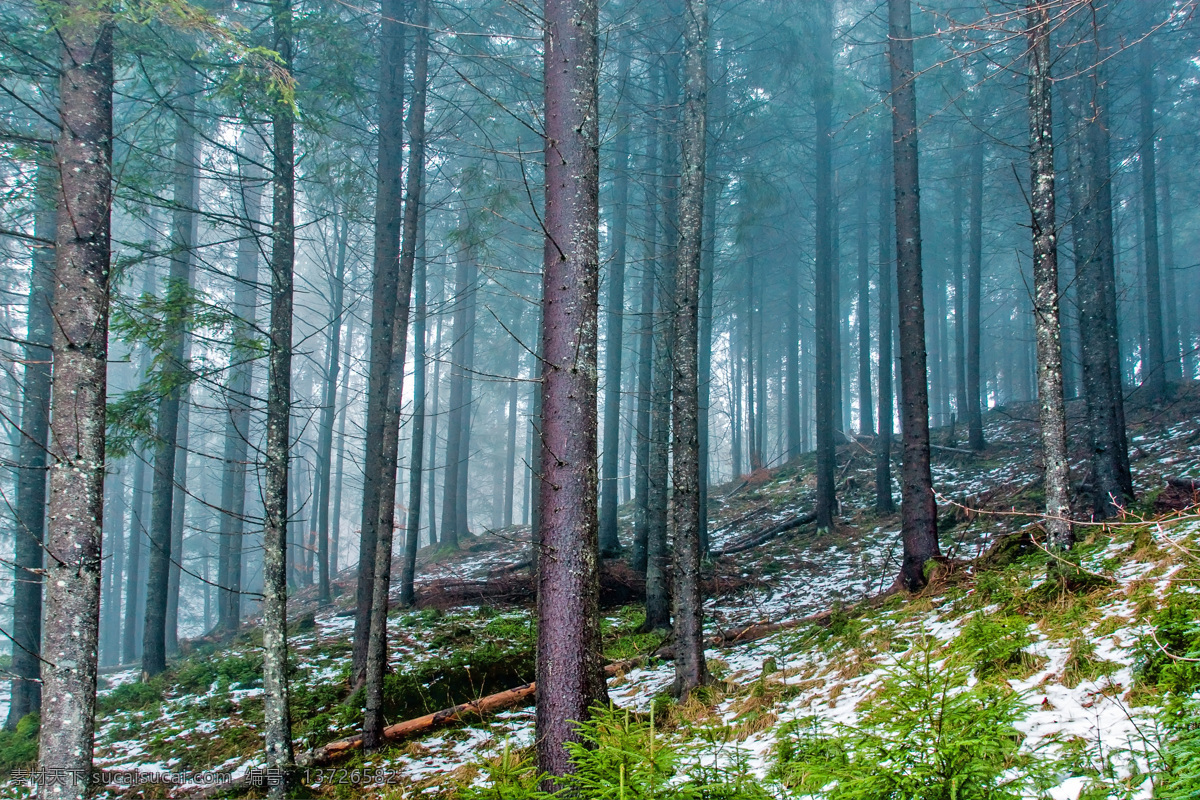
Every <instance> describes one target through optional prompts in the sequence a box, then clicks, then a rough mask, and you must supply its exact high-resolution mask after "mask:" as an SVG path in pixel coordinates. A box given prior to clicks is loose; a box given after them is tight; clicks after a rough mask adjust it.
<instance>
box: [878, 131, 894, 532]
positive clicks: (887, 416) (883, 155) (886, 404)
mask: <svg viewBox="0 0 1200 800" xmlns="http://www.w3.org/2000/svg"><path fill="white" fill-rule="evenodd" d="M890 138H891V137H890V136H881V137H880V138H879V244H878V247H879V403H878V405H879V435H878V436H877V437H876V438H875V510H876V511H877V512H879V513H880V514H891V513H892V512H893V511H895V510H896V506H895V502H894V501H893V500H892V429H893V427H892V426H893V416H894V404H893V398H894V397H895V388H894V387H893V385H892V374H893V371H894V370H893V368H892V366H893V365H892V362H893V356H892V341H893V339H894V337H895V322H894V321H893V320H892V275H893V274H894V272H893V270H894V266H893V262H894V259H893V257H892V247H893V245H894V243H895V241H896V240H895V239H894V238H893V237H892V234H893V228H894V220H895V218H896V206H895V202H894V200H895V190H894V187H895V185H896V184H895V177H894V173H893V172H892V170H890V169H889V167H890V166H891V157H892V154H891V148H890V147H889V146H888V145H889V144H890V142H889V139H890Z"/></svg>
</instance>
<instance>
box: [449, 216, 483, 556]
mask: <svg viewBox="0 0 1200 800" xmlns="http://www.w3.org/2000/svg"><path fill="white" fill-rule="evenodd" d="M460 219H461V224H460V228H461V230H462V231H464V233H465V235H466V236H468V237H470V236H472V235H473V234H472V233H471V232H470V228H469V225H470V222H469V214H468V212H467V211H466V210H465V209H464V210H463V211H462V212H461V214H460ZM472 248H473V244H472V243H471V242H466V243H463V244H461V245H460V249H459V252H458V254H457V258H456V259H455V267H454V305H455V308H454V321H453V327H452V335H453V338H452V339H451V341H452V342H453V344H452V345H451V348H450V354H451V355H450V401H449V402H450V408H449V419H448V420H447V428H446V472H445V478H444V479H443V485H442V544H443V545H444V546H446V547H449V548H451V549H455V550H456V549H458V539H459V534H460V533H461V532H462V530H463V528H464V527H465V525H466V520H461V519H459V512H460V510H462V504H461V503H460V494H462V493H464V491H465V489H466V487H465V486H463V485H462V479H463V474H464V473H463V470H462V462H463V461H464V460H465V459H466V458H467V444H465V442H464V440H465V439H466V428H467V424H468V422H467V420H468V413H467V412H468V408H467V407H468V404H469V402H470V401H469V400H468V399H467V391H468V389H467V380H468V379H467V375H466V371H467V367H468V365H467V358H468V355H467V347H468V343H469V340H470V334H469V332H468V329H469V325H470V322H471V320H470V316H471V313H470V305H471V302H472V294H473V292H472V287H473V282H472V279H471V275H472V272H473V261H474V258H475V256H474V253H473V252H472Z"/></svg>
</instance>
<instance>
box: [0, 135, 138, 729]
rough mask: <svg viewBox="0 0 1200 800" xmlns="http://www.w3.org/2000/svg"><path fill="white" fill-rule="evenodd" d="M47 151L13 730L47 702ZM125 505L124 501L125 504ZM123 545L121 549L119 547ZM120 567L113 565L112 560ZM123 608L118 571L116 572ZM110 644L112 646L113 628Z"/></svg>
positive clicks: (17, 570)
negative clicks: (44, 612) (44, 627)
mask: <svg viewBox="0 0 1200 800" xmlns="http://www.w3.org/2000/svg"><path fill="white" fill-rule="evenodd" d="M54 164H55V162H54V160H53V158H52V157H51V154H50V153H40V154H39V157H38V162H37V207H36V210H35V216H34V223H33V225H34V228H33V232H34V235H35V236H36V237H37V238H38V239H39V240H41V241H37V242H34V243H33V244H34V246H33V263H32V265H31V271H30V276H29V310H28V318H27V326H26V334H25V340H26V342H28V344H26V345H25V370H24V374H23V375H22V380H21V390H22V391H21V438H20V444H19V445H18V450H17V457H18V461H19V464H20V469H19V470H18V471H17V508H16V511H17V520H16V522H17V525H16V537H15V538H16V541H15V543H14V548H13V562H14V566H13V609H14V613H13V630H12V640H13V647H12V685H11V690H10V694H9V705H8V719H7V720H6V721H5V727H7V728H8V729H9V730H14V729H16V727H17V723H18V722H19V721H20V720H21V718H22V717H24V716H25V715H26V714H29V713H36V712H38V711H39V709H40V708H41V705H42V685H41V682H40V681H39V676H40V675H41V661H40V653H41V648H42V572H41V570H42V564H43V560H42V547H43V543H44V540H45V531H46V463H47V462H46V448H47V445H48V437H49V432H50V376H51V363H52V358H53V353H52V351H51V344H52V342H53V339H54V331H53V329H54V317H53V315H52V313H51V303H52V302H53V300H54V257H55V254H54V249H53V247H51V246H50V245H48V244H45V242H46V241H54V239H55V236H56V234H55V231H56V229H57V217H58V212H57V203H56V195H57V194H58V191H59V186H58V173H57V171H56V170H55V168H54ZM123 507H124V505H123V504H122V508H123ZM120 538H121V527H119V526H118V527H117V528H114V529H112V530H111V532H110V534H109V539H110V541H113V542H117V541H120ZM121 550H122V549H121V548H118V550H117V551H118V552H121ZM114 569H115V565H114ZM113 575H114V576H115V579H114V581H113V582H114V583H116V584H117V586H118V589H117V590H116V591H112V590H111V589H110V596H111V597H115V598H117V602H116V606H117V609H116V610H115V611H113V612H112V614H110V616H111V617H112V618H113V619H117V618H118V612H119V610H120V599H119V598H120V590H119V584H120V577H121V572H114V573H113ZM112 633H113V635H112V636H111V637H109V638H108V640H107V642H108V643H109V644H110V645H111V646H112V647H113V649H114V650H115V649H116V647H117V645H118V644H119V642H118V641H117V638H116V631H113V632H112Z"/></svg>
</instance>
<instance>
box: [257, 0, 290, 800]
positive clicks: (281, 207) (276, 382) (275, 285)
mask: <svg viewBox="0 0 1200 800" xmlns="http://www.w3.org/2000/svg"><path fill="white" fill-rule="evenodd" d="M271 16H272V18H273V20H272V21H273V24H274V38H275V42H274V50H275V52H276V53H278V54H279V56H280V58H281V60H282V64H283V68H284V69H285V70H288V71H290V70H291V63H292V9H291V0H272V3H271ZM271 127H272V129H273V132H274V147H273V148H272V150H273V152H272V156H273V159H272V161H273V166H274V176H273V179H272V195H273V200H272V215H271V320H270V327H269V329H268V338H269V344H268V349H267V431H266V450H265V453H264V456H265V462H266V464H265V468H264V470H263V544H262V547H263V601H262V632H263V690H264V700H263V728H264V735H265V742H266V762H267V766H268V767H269V768H271V769H276V770H280V771H281V772H282V773H283V775H284V780H282V781H280V782H279V784H278V785H275V786H271V787H270V789H269V790H268V797H270V798H271V799H272V800H283V798H284V797H285V796H286V794H287V791H288V785H289V784H290V783H291V780H290V777H291V776H290V773H291V770H292V768H293V765H294V761H293V758H292V725H291V712H290V710H289V707H288V645H287V564H286V553H285V548H286V546H287V515H288V456H289V448H288V445H289V442H288V433H289V430H290V425H289V424H288V423H289V420H290V417H291V408H292V397H291V392H292V273H293V269H294V267H295V223H294V217H293V214H294V208H295V175H296V173H295V169H296V167H295V162H294V157H295V140H294V130H293V127H294V119H293V117H292V108H291V106H290V105H288V104H286V103H283V102H281V101H278V100H277V101H276V103H275V106H274V109H273V113H272V124H271Z"/></svg>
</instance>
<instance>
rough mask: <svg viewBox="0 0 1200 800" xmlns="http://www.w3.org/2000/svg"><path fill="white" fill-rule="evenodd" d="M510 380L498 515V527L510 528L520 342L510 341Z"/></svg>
mask: <svg viewBox="0 0 1200 800" xmlns="http://www.w3.org/2000/svg"><path fill="white" fill-rule="evenodd" d="M512 351H513V352H512V361H511V362H510V363H511V369H512V380H511V381H509V384H508V409H507V411H506V413H505V425H506V426H507V430H506V431H505V435H506V438H507V441H506V442H505V447H504V499H503V504H504V507H503V509H502V511H501V515H500V525H501V526H502V527H505V528H511V527H512V524H513V502H514V492H515V491H516V488H517V416H518V411H519V408H518V404H519V403H520V400H521V342H520V341H518V340H517V339H515V338H514V339H513V341H512Z"/></svg>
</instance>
